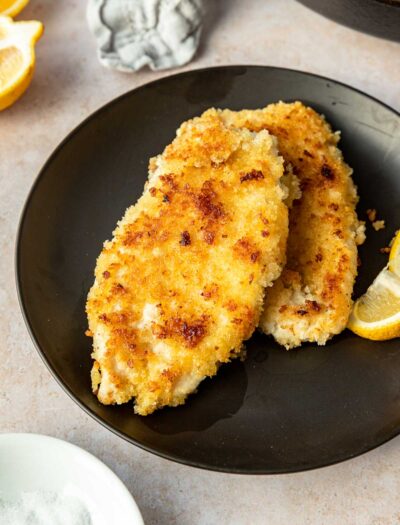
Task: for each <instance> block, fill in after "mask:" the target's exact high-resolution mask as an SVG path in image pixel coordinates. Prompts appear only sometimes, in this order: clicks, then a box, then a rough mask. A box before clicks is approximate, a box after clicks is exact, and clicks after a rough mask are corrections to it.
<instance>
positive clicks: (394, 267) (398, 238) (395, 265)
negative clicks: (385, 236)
mask: <svg viewBox="0 0 400 525" xmlns="http://www.w3.org/2000/svg"><path fill="white" fill-rule="evenodd" d="M389 270H390V271H391V272H393V273H395V274H396V275H398V276H399V277H400V230H398V231H397V233H396V235H395V237H394V239H393V242H392V247H391V249H390V255H389Z"/></svg>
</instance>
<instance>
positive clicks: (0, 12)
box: [0, 0, 29, 16]
mask: <svg viewBox="0 0 400 525" xmlns="http://www.w3.org/2000/svg"><path fill="white" fill-rule="evenodd" d="M28 2H29V0H0V16H17V14H18V13H20V12H21V11H22V10H23V8H24V7H25V6H26V4H27V3H28Z"/></svg>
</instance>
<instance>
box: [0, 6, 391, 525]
mask: <svg viewBox="0 0 400 525" xmlns="http://www.w3.org/2000/svg"><path fill="white" fill-rule="evenodd" d="M207 3H208V5H209V15H208V17H207V24H206V29H205V31H204V36H203V41H202V44H201V47H200V50H199V52H198V54H197V56H196V58H195V60H194V61H193V62H192V63H191V64H190V65H189V66H187V68H186V69H190V68H199V67H204V66H209V65H219V64H246V63H251V64H264V65H277V66H283V67H289V68H294V69H300V70H305V71H310V72H313V73H318V74H321V75H325V76H328V77H331V78H334V79H337V80H340V81H342V82H345V83H348V84H350V85H353V86H355V87H357V88H359V89H362V90H363V91H365V92H367V93H369V94H371V95H373V96H375V97H377V98H379V99H381V100H382V101H384V102H386V103H388V104H390V105H392V106H393V107H394V108H396V109H397V110H399V109H400V45H399V44H396V43H393V42H388V41H384V40H380V39H377V38H374V37H371V36H367V35H363V34H360V33H357V32H355V31H353V30H351V29H347V28H344V27H341V26H339V25H337V24H335V23H333V22H331V21H328V20H326V19H324V18H322V17H320V16H319V15H317V14H314V13H313V12H312V11H309V10H308V9H306V8H305V7H303V6H302V5H300V4H298V3H296V2H295V1H293V0H246V1H243V0H209V1H208V2H207ZM85 4H86V2H85V1H84V0H63V1H62V2H61V1H55V0H31V3H30V5H29V6H28V7H27V8H26V10H25V11H24V13H23V16H20V17H19V18H25V19H30V18H32V19H39V20H41V21H42V22H43V23H44V24H45V27H46V29H45V34H44V36H43V38H42V40H41V41H40V43H39V45H38V47H37V72H36V75H35V78H34V81H33V84H32V85H31V87H30V89H29V91H28V92H27V94H26V95H25V96H24V97H23V99H21V100H20V101H19V102H18V103H17V104H16V105H15V106H14V107H12V108H11V109H9V110H7V111H5V112H3V113H1V114H0V203H1V204H0V253H1V258H0V334H1V335H0V431H1V432H39V433H44V434H48V435H52V436H56V437H60V438H62V439H66V440H68V441H70V442H72V443H76V444H78V445H80V446H82V447H83V448H85V449H87V450H88V451H90V452H92V453H93V454H95V455H96V456H98V457H99V458H100V459H102V460H103V461H104V462H105V463H106V464H108V465H109V466H110V467H111V468H112V469H113V470H114V471H115V472H116V473H117V474H118V475H119V476H120V477H121V478H122V480H123V481H124V482H125V483H126V484H127V486H128V488H129V489H130V490H131V492H132V494H133V495H134V497H135V498H136V500H137V502H138V504H139V507H140V509H141V511H142V512H143V516H144V519H145V522H146V524H147V525H152V524H162V525H164V524H179V525H194V524H196V525H197V524H202V525H213V524H218V525H222V524H227V525H228V524H229V525H236V524H237V525H243V524H249V525H250V524H251V525H257V524H260V525H261V524H269V525H287V524H289V523H293V524H296V525H306V524H312V525H313V524H318V525H320V524H324V525H337V524H340V525H347V524H348V525H394V524H396V523H400V504H399V501H400V500H399V496H400V438H397V439H394V440H392V441H391V442H390V443H388V444H386V445H384V446H382V447H380V448H378V449H377V450H374V451H372V452H370V453H368V454H366V455H364V456H361V457H359V458H357V459H354V460H351V461H347V462H345V463H342V464H339V465H336V466H333V467H329V468H324V469H320V470H317V471H312V472H306V473H301V474H293V475H281V476H259V477H256V476H238V475H226V474H218V473H212V472H206V471H202V470H197V469H194V468H189V467H185V466H182V465H178V464H175V463H172V462H169V461H166V460H163V459H160V458H158V457H156V456H154V455H152V454H149V453H147V452H143V451H142V450H140V449H139V448H136V447H134V446H132V445H130V444H128V443H126V442H125V441H123V440H122V439H120V438H118V437H116V436H115V435H113V434H112V433H111V432H109V431H108V430H106V429H104V428H102V427H101V426H100V425H99V424H97V423H96V422H95V421H94V420H92V419H91V418H90V417H89V416H87V415H86V414H85V413H84V412H83V411H82V410H81V409H80V408H79V407H78V406H77V405H76V404H75V403H74V402H73V401H71V400H70V399H69V397H68V396H67V395H66V394H65V393H64V392H63V391H62V389H61V388H60V387H59V386H58V385H57V383H56V382H55V380H54V379H53V378H52V377H51V376H50V374H49V372H48V371H47V369H46V368H45V366H44V365H43V363H42V361H41V359H40V358H39V356H38V354H37V352H36V350H35V349H34V347H33V344H32V342H31V340H30V338H29V335H28V333H27V330H26V329H25V326H24V322H23V320H22V316H21V313H20V310H19V306H18V303H17V296H16V291H15V285H14V261H13V258H14V241H15V234H16V229H17V224H18V218H19V215H20V212H21V207H22V205H23V202H24V200H25V198H26V196H27V193H28V191H29V189H30V186H31V184H32V182H33V181H34V179H35V177H36V175H37V173H38V170H39V169H40V167H41V166H42V165H43V163H44V161H45V160H46V159H47V157H48V156H49V155H50V153H51V152H52V150H53V149H54V148H55V147H56V146H57V144H58V143H59V142H60V141H61V140H62V139H63V138H64V136H65V135H66V134H67V133H68V132H69V131H70V130H71V129H72V128H73V127H75V126H76V125H77V124H79V123H80V121H81V120H82V119H84V118H85V117H87V116H88V115H89V114H90V113H92V112H93V111H94V110H95V109H97V108H99V107H100V106H102V105H103V104H104V103H106V102H108V101H110V100H111V99H113V98H114V97H116V96H117V95H120V94H121V93H124V92H126V91H128V90H130V89H132V88H134V87H136V86H139V85H141V84H143V83H146V82H148V81H150V80H153V79H155V78H157V77H161V76H163V75H166V74H168V73H165V72H162V73H154V72H150V71H147V70H146V71H142V72H140V73H138V74H136V75H128V74H123V73H117V72H113V71H109V70H106V69H104V68H102V67H101V66H100V65H99V64H98V62H97V60H96V53H95V47H94V41H93V39H92V36H91V35H90V33H89V31H88V29H87V25H86V20H85ZM338 424H340V422H338ZM110 525H111V524H110Z"/></svg>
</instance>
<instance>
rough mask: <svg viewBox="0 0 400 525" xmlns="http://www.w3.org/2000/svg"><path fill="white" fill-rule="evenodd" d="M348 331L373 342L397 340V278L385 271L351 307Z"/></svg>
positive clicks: (399, 281) (399, 330)
mask: <svg viewBox="0 0 400 525" xmlns="http://www.w3.org/2000/svg"><path fill="white" fill-rule="evenodd" d="M348 328H350V330H351V331H352V332H354V333H355V334H357V335H359V336H361V337H364V338H366V339H372V340H374V341H384V340H386V339H393V338H394V337H399V336H400V277H399V276H398V275H396V274H395V273H393V272H391V271H390V270H389V269H388V268H384V269H383V270H382V271H381V272H380V273H379V274H378V277H377V278H376V279H375V281H374V282H373V283H372V284H371V286H370V287H369V288H368V290H367V291H366V293H365V294H364V295H363V296H361V297H360V298H359V299H357V301H356V302H355V303H354V306H353V311H352V313H351V315H350V319H349V323H348Z"/></svg>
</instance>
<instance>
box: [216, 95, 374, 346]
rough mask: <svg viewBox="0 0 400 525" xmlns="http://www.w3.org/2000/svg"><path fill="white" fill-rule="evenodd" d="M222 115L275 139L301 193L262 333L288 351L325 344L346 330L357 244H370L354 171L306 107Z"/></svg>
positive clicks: (318, 118) (268, 298) (335, 138)
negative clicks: (360, 216) (366, 240)
mask: <svg viewBox="0 0 400 525" xmlns="http://www.w3.org/2000/svg"><path fill="white" fill-rule="evenodd" d="M221 116H222V118H223V119H224V122H226V123H227V124H228V125H234V126H239V127H243V128H246V129H249V130H252V131H260V130H263V129H266V130H268V131H269V132H270V133H271V134H273V135H274V136H276V137H277V139H278V144H279V151H280V153H281V154H282V155H283V157H284V159H285V161H286V163H287V166H288V168H289V169H291V170H292V171H293V173H294V174H295V175H296V176H297V177H298V179H299V182H300V189H301V192H302V196H301V198H300V199H298V200H295V201H294V202H293V206H292V209H291V211H290V216H289V217H290V218H289V239H288V248H287V264H286V267H285V270H284V272H283V273H282V275H281V277H280V278H279V279H278V280H277V281H276V282H275V284H274V286H273V287H272V288H270V289H269V290H268V291H267V294H266V300H265V308H264V312H263V314H262V317H261V320H260V327H261V329H262V330H263V331H264V332H265V333H266V334H272V335H273V336H274V338H275V339H276V341H277V342H278V343H280V344H282V345H284V346H285V347H286V348H288V349H289V348H293V347H297V346H299V345H301V344H302V343H303V342H306V341H309V342H316V343H318V344H319V345H324V344H325V343H326V341H327V340H328V339H330V338H331V337H332V336H333V335H335V334H338V333H340V332H341V331H342V330H343V329H344V328H345V327H346V324H347V321H348V318H349V315H350V310H351V307H352V299H351V296H352V291H353V285H354V281H355V278H356V275H357V245H359V244H361V243H362V242H363V241H364V238H365V236H364V225H363V223H362V222H360V221H359V220H358V218H357V214H356V210H355V208H356V204H357V200H358V197H357V191H356V187H355V186H354V184H353V181H352V178H351V175H352V169H351V168H350V167H349V166H348V165H347V164H346V163H345V162H344V160H343V156H342V153H341V151H340V150H339V148H338V147H337V144H338V142H339V138H340V135H339V133H334V132H333V131H332V129H331V127H330V125H329V124H328V123H327V122H326V120H325V119H324V117H322V116H321V115H319V114H318V113H316V112H315V111H314V110H313V109H311V108H309V107H306V106H304V105H303V104H302V103H300V102H295V103H291V104H288V103H283V102H280V103H278V104H271V105H269V106H267V107H266V108H264V109H261V110H249V111H247V110H244V111H238V112H232V111H229V110H224V111H222V112H221Z"/></svg>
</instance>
